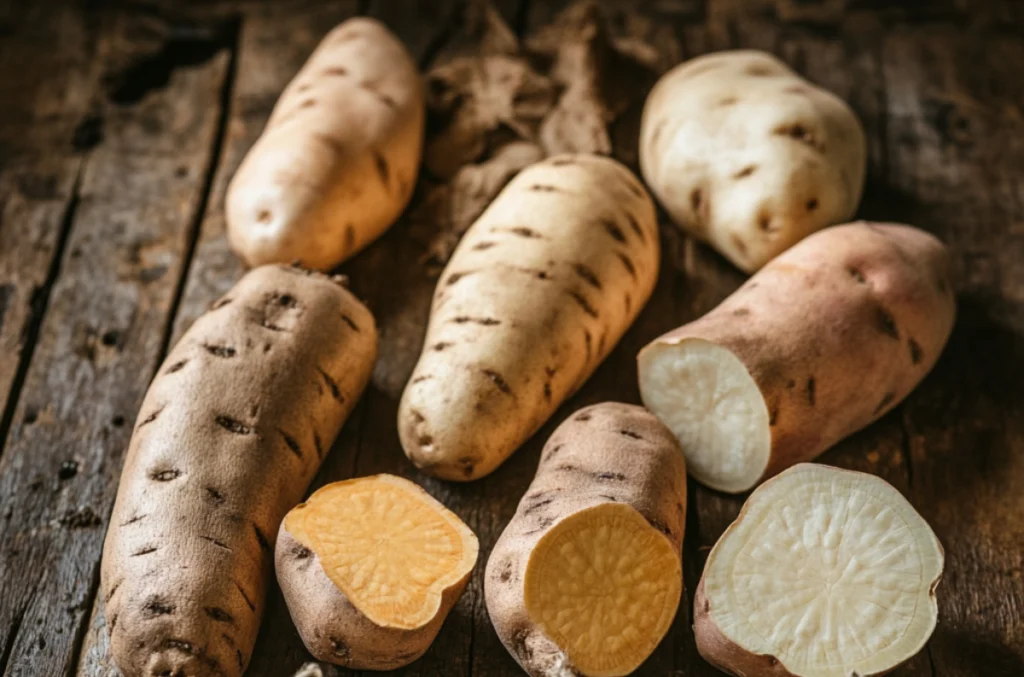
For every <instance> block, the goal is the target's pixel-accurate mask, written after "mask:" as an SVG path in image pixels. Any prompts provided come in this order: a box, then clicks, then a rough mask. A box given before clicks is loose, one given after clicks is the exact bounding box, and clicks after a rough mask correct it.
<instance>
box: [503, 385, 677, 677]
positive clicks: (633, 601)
mask: <svg viewBox="0 0 1024 677" xmlns="http://www.w3.org/2000/svg"><path fill="white" fill-rule="evenodd" d="M685 505H686V467H685V461H684V459H683V455H682V453H681V452H680V450H679V447H678V445H677V444H676V442H675V440H674V439H673V438H672V435H671V433H670V431H669V430H667V429H666V428H665V427H664V426H663V425H662V424H661V423H659V422H658V421H657V419H655V418H654V417H653V416H652V415H651V414H650V413H648V412H646V411H644V410H643V409H642V408H640V407H635V406H630V405H625V404H614V403H607V404H599V405H595V406H592V407H588V408H587V409H585V410H584V411H583V412H581V413H580V414H578V415H577V416H574V417H573V418H572V419H569V420H567V421H566V422H565V423H563V424H562V425H561V426H559V428H558V429H557V430H556V431H555V433H554V434H553V435H552V436H551V439H550V440H548V443H547V445H545V448H544V453H543V455H542V460H541V462H540V466H539V467H538V468H537V476H536V477H535V478H534V481H533V483H532V484H531V485H530V489H529V490H528V491H527V493H526V495H525V496H524V497H523V500H522V501H521V502H520V504H519V509H518V510H517V511H516V515H515V517H513V519H512V521H511V522H510V523H509V525H508V527H507V528H506V529H505V531H504V533H502V535H501V538H500V539H499V540H498V542H497V544H496V545H495V547H494V550H493V552H492V553H491V556H490V559H489V560H488V562H487V572H486V578H485V581H484V586H485V595H486V600H487V610H488V612H489V613H490V616H491V621H492V622H493V623H494V626H495V629H496V630H497V632H498V636H499V637H500V638H501V641H502V642H503V643H504V645H505V646H506V648H508V650H509V652H511V653H512V655H513V656H514V657H515V659H516V660H517V661H518V662H519V664H520V665H521V666H522V667H523V669H524V670H526V671H527V672H528V673H529V674H530V675H533V676H534V677H548V676H550V675H584V676H587V677H616V676H618V675H626V674H629V673H631V672H633V671H634V670H635V669H636V668H638V667H639V666H640V664H641V663H643V662H644V660H646V659H647V657H648V656H649V655H650V654H651V652H653V651H654V649H655V647H657V645H658V644H659V642H660V641H661V639H662V638H663V637H664V636H665V633H666V632H667V631H668V628H669V626H670V625H671V623H672V620H673V618H674V617H675V614H676V610H677V608H678V606H679V599H680V597H681V595H682V568H681V558H680V549H681V546H682V539H683V529H684V525H685V517H686V514H685V512H686V509H685Z"/></svg>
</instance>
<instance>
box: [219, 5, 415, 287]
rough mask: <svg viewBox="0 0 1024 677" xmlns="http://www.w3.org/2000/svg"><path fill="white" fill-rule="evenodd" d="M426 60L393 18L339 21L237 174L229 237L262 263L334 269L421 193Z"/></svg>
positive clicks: (229, 204)
mask: <svg viewBox="0 0 1024 677" xmlns="http://www.w3.org/2000/svg"><path fill="white" fill-rule="evenodd" d="M425 116H426V113H425V106H424V93H423V86H422V83H421V81H420V77H419V73H418V71H417V67H416V64H415V63H414V62H413V60H412V58H411V57H410V56H409V54H408V53H407V52H406V50H405V47H404V46H403V45H402V43H401V42H400V41H399V40H398V38H397V37H395V36H394V35H393V34H392V33H391V32H390V31H389V30H388V29H387V28H386V27H385V26H384V25H383V24H381V23H380V22H378V21H376V20H374V19H369V18H361V17H360V18H354V19H350V20H348V21H346V22H344V23H342V24H340V25H339V26H338V27H336V28H335V29H333V30H332V31H331V32H330V33H328V34H327V36H326V37H325V38H324V39H323V41H322V42H321V43H320V45H319V47H317V49H316V50H315V51H314V52H313V54H312V55H311V56H310V58H309V60H308V61H307V62H306V64H305V65H304V66H303V68H302V70H300V71H299V73H298V74H297V75H296V76H295V78H294V79H293V80H292V81H291V83H289V85H288V86H287V87H286V88H285V90H284V92H283V93H282V94H281V98H280V99H279V100H278V102H277V105H276V106H275V107H274V111H273V114H272V115H271V117H270V120H269V121H268V122H267V127H266V129H265V131H264V132H263V135H262V136H260V138H259V139H258V140H257V141H256V143H255V144H254V145H253V147H252V149H251V150H250V151H249V153H248V155H246V157H245V159H244V160H243V162H242V164H241V166H240V167H239V168H238V171H237V173H236V174H235V176H234V178H233V179H232V181H231V184H230V186H229V188H228V193H227V198H226V212H227V225H228V238H229V240H230V242H231V246H232V248H233V249H234V250H235V252H236V253H237V254H238V255H239V256H240V257H241V258H242V259H243V260H244V261H245V262H246V263H247V264H248V265H250V266H255V265H261V264H264V263H292V262H296V261H298V262H299V263H301V264H302V265H305V266H307V267H310V268H316V269H320V270H327V269H330V268H332V267H334V266H336V265H337V264H339V263H341V262H342V261H344V260H345V259H347V258H349V257H351V256H352V255H353V254H355V253H356V252H358V251H359V250H361V249H362V248H363V247H365V246H366V245H367V244H369V243H370V242H372V241H373V240H375V239H376V238H377V237H378V236H380V235H381V234H382V233H383V232H384V231H385V230H386V229H387V228H388V227H389V226H390V225H391V224H392V223H394V222H395V220H396V219H397V218H398V216H399V214H401V212H402V210H403V209H404V208H405V206H406V205H407V204H408V202H409V199H410V198H411V197H412V192H413V188H414V186H415V183H416V176H417V173H418V171H419V162H420V156H421V153H422V145H423V126H424V119H425Z"/></svg>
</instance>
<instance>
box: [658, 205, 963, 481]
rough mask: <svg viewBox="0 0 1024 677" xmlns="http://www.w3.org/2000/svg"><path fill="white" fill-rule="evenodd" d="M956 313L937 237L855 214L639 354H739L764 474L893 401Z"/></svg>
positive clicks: (923, 367)
mask: <svg viewBox="0 0 1024 677" xmlns="http://www.w3.org/2000/svg"><path fill="white" fill-rule="evenodd" d="M955 315H956V301H955V297H954V293H953V287H952V283H951V282H950V271H949V256H948V252H947V250H946V248H945V247H944V246H943V244H942V243H941V242H939V240H937V239H936V238H934V237H933V236H931V235H929V234H928V233H926V232H924V231H922V230H919V229H917V228H913V227H911V226H906V225H900V224H881V223H870V222H863V221H861V222H856V223H852V224H846V225H842V226H835V227H832V228H827V229H825V230H823V231H821V232H819V233H816V234H814V235H812V236H811V237H808V238H807V239H805V240H804V241H802V242H800V243H799V244H798V245H796V246H795V247H793V248H792V249H790V250H789V251H787V252H785V253H783V254H782V255H780V256H779V257H778V258H776V259H775V260H773V261H772V262H771V263H769V264H768V265H767V266H765V267H764V268H763V269H762V270H761V271H760V272H759V273H758V274H757V275H755V276H753V277H752V278H750V280H748V281H747V283H746V284H744V285H743V286H742V287H740V288H739V289H738V290H737V291H736V292H735V293H733V294H732V295H731V296H730V297H729V298H727V299H726V300H725V301H723V302H722V303H721V304H720V305H719V306H718V307H716V308H715V309H714V310H712V311H711V312H710V313H708V314H707V315H705V316H703V317H701V318H700V319H698V320H696V321H694V322H691V323H690V324H687V325H684V326H682V327H680V328H678V329H675V330H673V331H671V332H669V333H667V334H665V335H664V336H662V337H660V338H658V339H655V341H653V342H652V343H651V344H649V345H648V346H647V347H645V348H644V350H643V351H641V353H640V358H639V359H640V361H641V363H642V362H643V356H644V351H647V350H649V349H650V348H651V347H652V346H655V345H657V344H665V343H679V342H683V341H686V340H687V339H693V338H696V339H703V340H707V341H711V342H712V343H716V344H718V345H721V346H724V347H725V348H728V349H729V350H731V351H732V352H733V353H734V354H735V355H736V356H737V357H739V359H740V360H741V361H742V362H743V363H744V365H745V366H746V367H747V369H748V370H749V372H750V374H751V376H753V378H754V380H755V381H756V382H757V385H758V387H759V389H760V391H761V394H762V396H763V397H764V399H765V403H766V405H767V407H768V411H769V416H770V418H769V420H770V423H771V457H770V460H769V462H768V466H767V468H766V470H765V472H764V474H763V476H762V477H761V481H763V480H765V479H767V478H769V477H771V476H773V475H776V474H778V473H779V472H781V471H782V470H785V469H786V468H789V467H790V466H792V465H795V464H797V463H800V462H802V461H808V460H811V459H813V458H815V457H816V456H818V455H819V454H821V453H822V452H824V451H825V450H826V449H828V448H829V447H831V446H832V445H834V444H835V443H836V442H838V441H839V440H841V439H843V438H844V437H847V436H849V435H851V434H852V433H854V432H856V431H857V430H860V429H861V428H863V427H865V426H867V425H868V424H869V423H871V422H873V421H875V420H877V419H878V418H880V417H881V416H883V415H884V414H885V413H886V412H888V411H890V410H891V409H892V408H893V407H895V406H896V405H897V404H899V402H900V401H902V400H903V398H905V397H906V396H907V395H908V394H909V393H910V392H911V391H912V390H913V389H914V388H915V387H916V386H917V384H918V383H920V382H921V380H922V379H923V378H924V377H925V375H926V374H927V373H928V372H929V371H930V370H931V368H932V367H933V366H934V365H935V362H936V361H937V360H938V358H939V354H940V353H941V352H942V349H943V347H944V346H945V344H946V341H947V340H948V338H949V335H950V333H951V331H952V328H953V321H954V318H955ZM641 372H642V367H641ZM641 378H642V377H641ZM641 390H643V388H641Z"/></svg>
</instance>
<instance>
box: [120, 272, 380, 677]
mask: <svg viewBox="0 0 1024 677" xmlns="http://www.w3.org/2000/svg"><path fill="white" fill-rule="evenodd" d="M376 350H377V341H376V328H375V325H374V321H373V317H372V316H371V315H370V312H369V311H368V310H367V309H366V308H365V307H364V306H363V305H362V304H361V303H360V302H359V301H358V300H357V299H356V298H355V297H354V296H352V294H350V293H349V292H348V291H347V290H346V289H344V288H343V287H342V286H341V284H339V282H338V281H336V280H334V279H331V278H328V277H326V276H323V275H320V274H316V273H308V272H306V271H302V270H300V269H295V268H286V267H283V266H265V267H261V268H257V269H255V270H253V271H252V272H250V273H249V274H248V275H246V276H245V277H243V278H242V280H241V281H239V283H238V284H237V285H236V286H235V287H234V288H233V289H232V290H231V291H229V292H228V294H227V295H226V296H225V297H224V298H222V299H221V300H220V301H218V302H217V303H215V304H214V305H213V307H212V308H211V310H210V311H209V312H207V313H206V314H205V315H203V316H202V317H200V318H199V319H198V320H196V322H195V324H194V325H193V326H192V327H191V329H189V331H188V332H187V333H186V334H185V335H184V336H183V337H182V339H181V340H180V341H179V342H178V344H177V345H176V346H175V347H174V349H173V350H172V351H171V353H170V354H169V355H168V357H167V359H166V360H165V362H164V364H163V365H162V366H161V368H160V370H159V372H158V373H157V375H156V377H155V378H154V380H153V383H152V384H151V385H150V388H149V391H148V392H147V394H146V397H145V400H144V401H143V404H142V407H141V409H140V412H139V417H138V421H137V423H136V426H135V431H134V434H133V436H132V440H131V444H130V447H129V450H128V456H127V459H126V461H125V466H124V469H123V471H122V475H121V483H120V486H119V487H118V495H117V500H116V502H115V505H114V510H113V514H112V517H111V521H110V524H111V526H110V528H109V530H108V532H107V538H106V543H105V546H104V553H103V561H102V567H101V577H102V581H101V583H102V595H103V601H104V604H105V612H106V618H107V623H108V627H109V629H110V635H111V651H112V653H113V656H114V660H115V662H116V663H117V665H118V667H119V668H120V669H121V671H122V673H123V674H124V675H125V676H126V677H137V676H147V677H148V676H151V675H153V676H155V675H162V674H180V675H190V676H193V677H198V676H206V675H210V676H213V675H217V676H219V677H223V676H225V675H227V676H229V677H232V676H238V675H241V674H242V672H244V670H245V667H246V666H247V664H248V662H249V659H250V656H251V653H252V648H253V645H254V643H255V640H256V632H257V630H258V627H259V620H260V616H261V614H262V612H263V607H264V595H265V589H266V584H267V582H268V577H269V575H270V573H271V567H272V550H273V547H274V540H275V538H276V535H277V529H278V524H279V523H280V521H281V519H282V518H283V516H284V514H285V512H286V511H287V510H288V509H289V508H291V507H292V506H293V505H295V504H296V503H298V502H299V500H301V498H302V495H303V493H304V492H305V490H306V487H307V486H308V484H309V482H310V480H311V479H312V477H313V475H314V473H315V472H316V470H317V468H318V467H319V466H320V462H321V461H322V459H323V456H324V454H326V452H327V451H328V450H329V449H330V446H331V443H332V442H333V440H334V438H335V437H336V435H337V433H338V430H339V429H340V427H341V425H342V423H343V422H344V420H345V418H346V417H347V416H348V414H349V412H350V411H351V409H352V407H353V406H354V405H355V402H356V400H357V399H358V397H359V394H360V393H361V392H362V390H363V388H364V387H365V385H366V383H367V382H368V380H369V376H370V371H371V369H372V366H373V361H374V359H375V357H376Z"/></svg>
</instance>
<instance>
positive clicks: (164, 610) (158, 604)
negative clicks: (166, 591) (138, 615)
mask: <svg viewBox="0 0 1024 677" xmlns="http://www.w3.org/2000/svg"><path fill="white" fill-rule="evenodd" d="M142 610H143V611H145V612H146V614H147V615H148V616H150V617H155V616H170V615H171V614H173V613H174V610H175V606H174V605H173V604H171V603H170V602H168V601H167V600H165V599H164V598H163V597H151V598H150V599H149V600H148V601H147V602H146V604H145V606H143V607H142Z"/></svg>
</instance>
